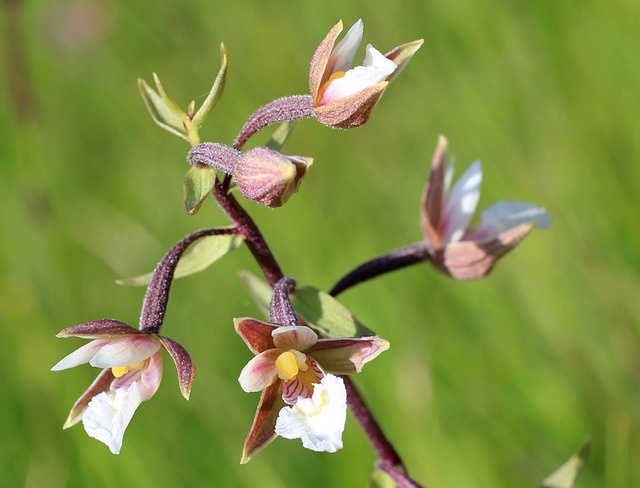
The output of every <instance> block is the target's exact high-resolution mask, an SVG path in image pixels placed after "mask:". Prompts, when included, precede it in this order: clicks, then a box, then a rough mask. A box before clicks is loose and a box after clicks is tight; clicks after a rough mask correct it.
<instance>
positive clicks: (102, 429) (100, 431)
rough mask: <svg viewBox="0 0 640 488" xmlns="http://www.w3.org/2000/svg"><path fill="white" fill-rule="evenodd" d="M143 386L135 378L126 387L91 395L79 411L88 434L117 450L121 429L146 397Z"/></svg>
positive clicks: (121, 435) (122, 430) (120, 441)
mask: <svg viewBox="0 0 640 488" xmlns="http://www.w3.org/2000/svg"><path fill="white" fill-rule="evenodd" d="M143 388H144V387H143V386H142V385H141V384H140V383H138V382H134V383H132V384H131V385H129V387H128V388H127V389H120V390H116V391H108V392H103V393H100V394H99V395H96V396H95V397H93V399H92V400H91V401H90V402H89V405H88V406H87V409H86V410H85V411H84V413H83V414H82V424H83V425H84V430H85V431H86V432H87V434H88V435H89V437H93V438H94V439H97V440H99V441H100V442H103V443H104V444H106V445H107V447H109V450H110V451H111V452H112V453H113V454H119V453H120V449H121V447H122V439H123V437H124V432H125V430H126V428H127V426H128V425H129V422H131V419H132V418H133V414H134V413H135V411H136V409H137V408H138V405H140V404H141V403H142V402H143V401H144V400H146V398H145V395H144V393H143V391H142V390H143Z"/></svg>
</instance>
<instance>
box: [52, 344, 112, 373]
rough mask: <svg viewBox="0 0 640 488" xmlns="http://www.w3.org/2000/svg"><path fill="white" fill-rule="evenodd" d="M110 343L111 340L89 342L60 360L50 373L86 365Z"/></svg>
mask: <svg viewBox="0 0 640 488" xmlns="http://www.w3.org/2000/svg"><path fill="white" fill-rule="evenodd" d="M110 342H111V339H96V340H94V341H91V342H89V343H88V344H85V345H84V346H82V347H80V348H78V349H76V350H75V351H73V352H72V353H71V354H69V355H68V356H66V357H64V358H62V359H61V360H60V361H59V362H58V364H56V365H55V366H54V367H53V368H51V371H62V370H63V369H69V368H74V367H76V366H79V365H80V364H84V363H88V362H89V361H91V359H92V358H93V357H94V356H95V355H96V354H97V353H98V352H99V351H100V349H101V348H102V347H104V346H105V345H107V344H109V343H110Z"/></svg>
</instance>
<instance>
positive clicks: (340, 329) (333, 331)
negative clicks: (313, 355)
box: [291, 286, 376, 337]
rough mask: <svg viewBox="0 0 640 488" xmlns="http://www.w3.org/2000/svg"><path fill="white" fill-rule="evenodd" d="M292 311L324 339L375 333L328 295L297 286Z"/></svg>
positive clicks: (310, 288) (307, 287) (308, 287)
mask: <svg viewBox="0 0 640 488" xmlns="http://www.w3.org/2000/svg"><path fill="white" fill-rule="evenodd" d="M291 305H293V309H294V310H295V311H296V313H298V314H299V315H300V317H302V318H303V319H304V321H305V322H307V323H308V324H309V325H311V326H313V328H315V329H317V330H318V331H319V332H320V333H321V334H322V336H324V337H365V336H374V335H376V334H375V332H373V331H371V330H370V329H368V328H367V327H365V326H364V325H363V324H362V323H361V322H360V321H359V320H358V319H357V318H355V317H354V316H353V315H352V314H351V312H349V310H347V308H346V307H345V306H344V305H342V304H341V303H340V302H339V301H338V300H336V299H335V298H333V297H332V296H331V295H329V294H328V293H325V292H323V291H320V290H318V289H317V288H313V287H311V286H299V287H297V288H296V292H295V294H294V295H293V296H292V297H291Z"/></svg>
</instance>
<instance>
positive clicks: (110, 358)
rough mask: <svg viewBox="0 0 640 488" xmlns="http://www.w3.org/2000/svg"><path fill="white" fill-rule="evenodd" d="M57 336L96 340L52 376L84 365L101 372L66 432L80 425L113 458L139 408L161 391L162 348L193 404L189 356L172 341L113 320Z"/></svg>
mask: <svg viewBox="0 0 640 488" xmlns="http://www.w3.org/2000/svg"><path fill="white" fill-rule="evenodd" d="M57 337H81V338H83V339H93V340H92V341H91V342H89V343H88V344H85V345H84V346H82V347H80V348H79V349H77V350H76V351H74V352H72V353H71V354H69V355H68V356H66V357H65V358H64V359H62V360H61V361H60V362H58V364H56V365H55V366H54V367H53V368H51V370H52V371H61V370H63V369H68V368H73V367H74V366H78V365H80V364H84V363H89V364H90V365H91V366H94V367H97V368H103V370H102V372H101V373H100V374H99V375H98V377H97V378H96V380H95V381H94V382H93V383H92V384H91V386H89V388H88V389H87V391H85V392H84V393H83V394H82V396H80V398H79V399H78V400H77V401H76V403H75V404H74V405H73V407H72V408H71V412H70V413H69V416H68V417H67V420H66V422H65V423H64V426H63V428H65V429H67V428H69V427H71V426H73V425H75V424H76V423H78V422H80V421H81V420H82V423H83V425H84V428H85V430H86V431H87V434H89V436H90V437H93V438H94V439H97V440H99V441H101V442H103V443H104V444H106V445H107V446H108V447H109V449H110V450H111V452H112V453H113V454H118V453H119V452H120V448H121V447H122V439H123V436H124V432H125V429H126V428H127V425H129V422H130V421H131V418H132V417H133V414H134V412H135V411H136V409H137V408H138V406H139V405H140V404H141V403H142V402H143V401H145V400H148V399H150V398H151V397H152V396H153V395H154V394H155V392H156V391H157V389H158V387H159V386H160V380H161V379H162V354H161V352H160V348H161V347H164V348H165V349H166V350H167V351H168V352H169V354H170V355H171V357H172V358H173V360H174V362H175V364H176V368H177V369H178V381H179V383H180V390H181V391H182V394H183V396H184V397H185V398H186V399H189V393H190V391H191V384H192V382H193V378H194V377H195V374H196V370H195V367H194V366H193V363H192V362H191V358H190V356H189V353H187V351H186V350H185V349H184V348H183V347H182V346H181V345H180V344H178V343H177V342H174V341H172V340H171V339H168V338H166V337H162V336H159V335H156V334H152V333H147V332H143V331H140V330H138V329H135V328H133V327H131V326H130V325H128V324H125V323H123V322H118V321H116V320H110V319H104V320H97V321H93V322H87V323H84V324H79V325H76V326H73V327H68V328H66V329H63V330H62V331H60V333H59V334H58V335H57Z"/></svg>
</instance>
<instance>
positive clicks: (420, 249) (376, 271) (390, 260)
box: [329, 242, 431, 297]
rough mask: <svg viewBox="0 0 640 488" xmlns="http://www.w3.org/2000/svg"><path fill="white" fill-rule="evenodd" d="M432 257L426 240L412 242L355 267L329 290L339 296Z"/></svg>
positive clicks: (331, 293)
mask: <svg viewBox="0 0 640 488" xmlns="http://www.w3.org/2000/svg"><path fill="white" fill-rule="evenodd" d="M430 257H431V255H430V254H429V250H428V248H427V246H426V245H425V243H424V242H418V243H417V244H410V245H408V246H405V247H401V248H399V249H395V250H393V251H390V252H388V253H387V254H384V255H382V256H378V257H377V258H373V259H371V260H370V261H367V262H366V263H363V264H361V265H360V266H358V267H357V268H354V269H353V270H352V271H350V272H349V273H347V274H346V275H345V276H344V277H342V279H340V281H338V282H337V283H336V284H335V285H334V286H333V288H332V289H331V291H329V295H331V296H334V297H335V296H338V295H339V294H340V293H342V292H344V291H346V290H348V289H349V288H351V287H353V286H355V285H358V284H360V283H362V282H364V281H368V280H371V279H373V278H376V277H378V276H380V275H383V274H386V273H390V272H392V271H396V270H398V269H402V268H406V267H407V266H411V265H412V264H417V263H421V262H423V261H427V260H429V259H430Z"/></svg>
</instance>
